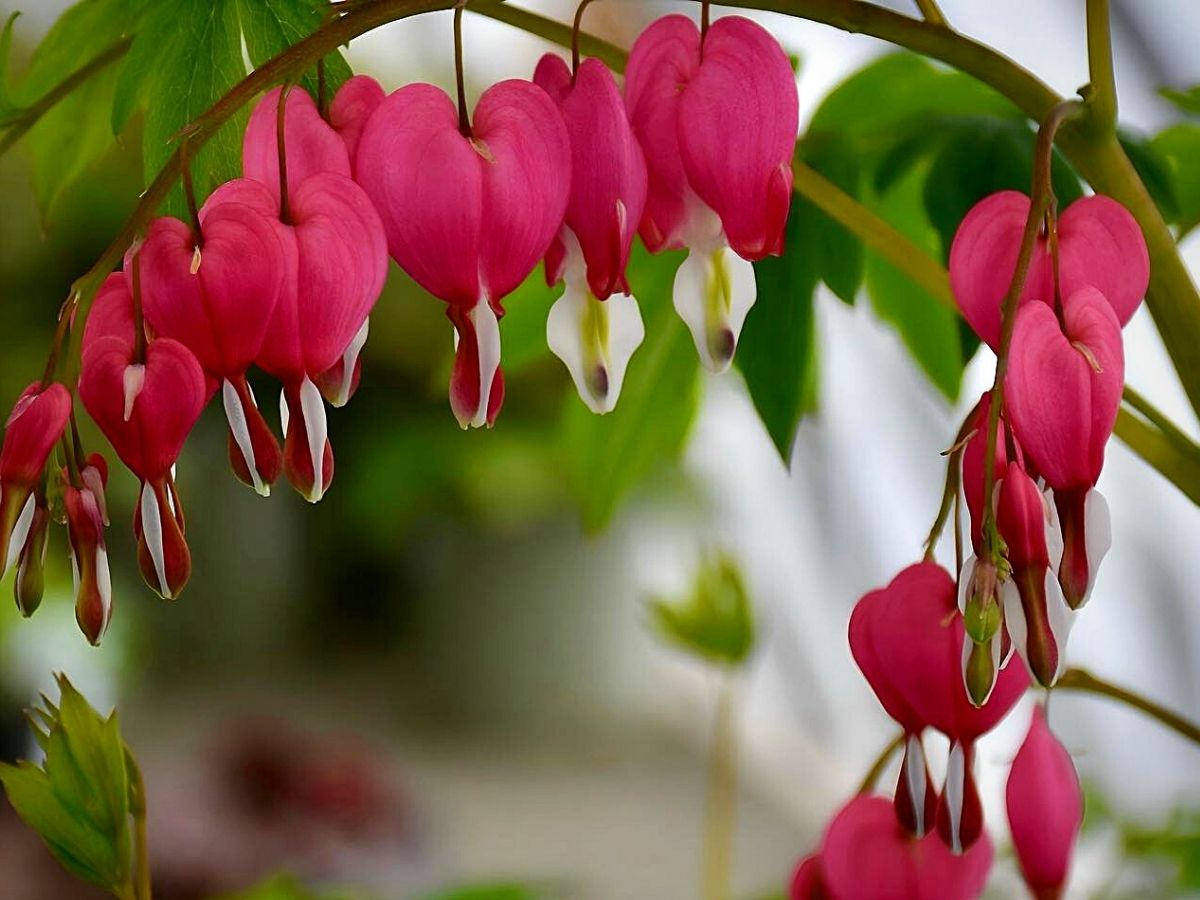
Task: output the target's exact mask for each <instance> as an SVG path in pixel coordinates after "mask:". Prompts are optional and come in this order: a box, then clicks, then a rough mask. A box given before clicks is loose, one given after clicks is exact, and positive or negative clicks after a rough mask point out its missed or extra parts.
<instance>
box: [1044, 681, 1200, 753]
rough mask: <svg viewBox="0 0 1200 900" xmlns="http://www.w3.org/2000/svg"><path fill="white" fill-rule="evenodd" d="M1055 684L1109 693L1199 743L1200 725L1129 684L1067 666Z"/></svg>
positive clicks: (1070, 688) (1063, 687)
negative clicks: (1110, 680) (1149, 698)
mask: <svg viewBox="0 0 1200 900" xmlns="http://www.w3.org/2000/svg"><path fill="white" fill-rule="evenodd" d="M1055 687H1056V688H1059V689H1063V690H1068V691H1083V692H1086V693H1089V694H1097V695H1099V696H1101V697H1108V698H1109V699H1110V700H1117V701H1119V702H1121V703H1124V704H1125V705H1126V706H1131V707H1133V708H1134V709H1136V710H1138V711H1140V712H1143V713H1145V714H1146V715H1148V716H1150V718H1152V719H1156V720H1157V721H1158V722H1159V723H1161V724H1162V725H1165V726H1166V727H1167V728H1170V729H1171V730H1172V731H1174V732H1176V733H1178V734H1180V735H1182V736H1183V737H1185V738H1187V739H1188V740H1189V741H1191V742H1192V743H1193V744H1200V725H1197V724H1196V723H1195V722H1192V721H1189V720H1188V719H1185V718H1184V717H1183V716H1181V715H1179V714H1178V713H1175V712H1172V711H1171V710H1169V709H1167V708H1166V707H1165V706H1162V705H1161V704H1158V703H1155V702H1154V701H1153V700H1147V699H1146V698H1145V697H1143V696H1141V695H1140V694H1137V693H1134V692H1133V691H1131V690H1129V689H1127V688H1123V687H1120V686H1118V685H1115V684H1112V683H1111V682H1108V681H1104V680H1103V679H1101V678H1097V677H1096V676H1095V675H1093V674H1091V673H1090V672H1087V671H1085V670H1084V669H1067V671H1065V672H1064V673H1063V675H1062V677H1061V678H1060V679H1058V683H1057V684H1056V685H1055Z"/></svg>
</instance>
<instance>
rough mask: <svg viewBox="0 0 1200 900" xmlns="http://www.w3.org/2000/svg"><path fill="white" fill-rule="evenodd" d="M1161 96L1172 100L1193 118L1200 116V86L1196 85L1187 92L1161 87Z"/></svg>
mask: <svg viewBox="0 0 1200 900" xmlns="http://www.w3.org/2000/svg"><path fill="white" fill-rule="evenodd" d="M1158 93H1159V96H1161V97H1164V98H1166V99H1167V100H1170V101H1171V102H1172V103H1174V104H1175V105H1176V106H1177V107H1178V108H1179V109H1181V110H1183V111H1184V112H1185V113H1189V114H1191V115H1193V116H1200V84H1194V85H1192V86H1191V87H1190V88H1187V89H1186V90H1182V91H1181V90H1177V89H1175V88H1170V87H1160V88H1159V89H1158Z"/></svg>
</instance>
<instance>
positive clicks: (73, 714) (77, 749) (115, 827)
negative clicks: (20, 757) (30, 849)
mask: <svg viewBox="0 0 1200 900" xmlns="http://www.w3.org/2000/svg"><path fill="white" fill-rule="evenodd" d="M58 685H59V690H60V691H61V697H60V698H59V702H58V705H57V706H56V705H55V704H53V703H51V702H50V701H49V700H47V699H45V698H43V704H44V708H43V709H37V710H34V711H33V712H32V713H31V715H30V724H31V726H32V727H33V730H34V738H35V739H36V740H37V742H38V745H39V746H40V747H41V749H42V751H43V753H44V754H45V760H44V761H43V762H42V764H41V766H35V765H33V764H32V763H29V762H21V763H20V764H18V765H16V766H10V765H0V783H3V785H4V790H5V792H6V793H7V795H8V800H9V802H10V803H11V804H12V806H13V809H15V810H16V812H17V815H19V816H20V817H21V819H22V820H23V821H24V822H25V824H26V825H28V826H29V827H30V828H32V829H33V830H34V831H36V832H37V833H38V834H39V835H40V836H41V838H42V840H43V841H45V843H46V846H47V847H49V848H50V852H51V853H53V854H54V856H55V857H56V858H57V859H58V861H59V862H60V863H62V865H63V866H64V867H65V868H66V869H67V870H68V871H70V872H71V873H72V874H74V875H76V876H78V877H79V878H82V879H84V880H85V881H88V882H90V883H92V884H95V885H98V886H99V887H102V888H105V889H107V890H110V891H113V892H118V891H121V890H123V889H125V888H126V887H127V886H128V884H129V882H130V877H131V873H130V870H131V847H132V839H131V835H130V818H129V817H130V804H131V784H133V783H135V782H137V781H138V780H139V778H138V777H137V776H136V774H135V773H134V770H131V769H130V768H129V765H130V763H131V762H132V757H130V756H128V751H127V748H126V746H125V743H124V741H123V740H122V739H121V731H120V728H119V726H118V724H117V716H116V713H115V712H114V713H111V714H110V715H109V716H108V717H107V718H103V717H101V716H100V714H99V713H97V712H96V711H95V710H94V709H92V707H91V706H90V705H89V704H88V702H87V700H85V699H84V698H83V696H82V695H81V694H80V693H79V692H78V691H76V690H75V688H74V687H72V685H71V683H70V682H69V681H68V680H67V678H66V677H65V676H62V675H60V676H58ZM132 799H138V798H132Z"/></svg>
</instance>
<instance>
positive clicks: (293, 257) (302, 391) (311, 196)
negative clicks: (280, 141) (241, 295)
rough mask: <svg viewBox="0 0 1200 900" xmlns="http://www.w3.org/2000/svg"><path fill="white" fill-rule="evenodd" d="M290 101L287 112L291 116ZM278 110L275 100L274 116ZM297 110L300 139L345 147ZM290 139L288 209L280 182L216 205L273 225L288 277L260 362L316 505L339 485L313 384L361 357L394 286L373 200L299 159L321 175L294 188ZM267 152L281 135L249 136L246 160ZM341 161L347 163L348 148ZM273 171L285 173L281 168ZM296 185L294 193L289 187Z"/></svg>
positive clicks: (225, 194) (237, 190) (225, 195)
mask: <svg viewBox="0 0 1200 900" xmlns="http://www.w3.org/2000/svg"><path fill="white" fill-rule="evenodd" d="M290 96H291V95H289V101H288V104H285V112H286V113H287V115H289V116H290V110H291V107H290V103H291V102H292V101H291V100H290ZM269 100H270V98H269V97H268V98H265V99H264V100H263V102H262V103H260V104H259V108H260V109H262V108H263V107H264V106H265V105H269ZM309 103H311V98H309ZM278 105H279V104H278V97H276V103H275V114H278ZM298 109H299V110H300V115H301V122H300V125H299V126H298V127H297V131H298V132H299V133H301V134H304V133H308V132H316V131H319V130H320V129H325V130H326V131H327V132H328V134H327V135H326V137H330V136H332V137H334V138H336V139H337V140H338V141H339V146H340V140H341V139H340V138H338V137H337V135H336V133H335V132H333V130H332V129H331V128H330V126H328V125H327V124H325V123H324V121H322V120H320V117H319V115H317V114H316V110H315V108H312V109H309V107H308V104H305V103H301V104H300V106H299V107H298ZM306 110H307V112H306ZM256 112H258V110H256ZM314 117H315V118H314ZM288 139H289V138H288V132H287V126H286V124H285V145H286V148H287V154H288V160H289V164H288V184H289V188H288V196H287V204H286V208H284V207H282V206H281V204H280V203H279V200H278V196H279V194H278V192H279V182H278V178H276V180H275V181H274V182H265V183H264V182H259V181H257V180H254V179H253V178H243V179H236V180H234V181H231V182H229V183H227V184H225V185H222V186H221V187H220V188H218V189H217V190H216V191H215V192H214V193H213V196H212V197H210V198H209V203H212V202H214V200H218V201H219V202H229V201H236V202H239V203H245V204H247V205H250V206H252V207H254V208H255V209H257V210H258V211H259V212H262V213H264V214H265V215H269V216H271V217H272V218H273V220H274V225H275V229H276V232H277V234H278V235H279V238H280V241H281V243H282V244H283V246H284V248H285V257H286V258H287V260H288V264H287V266H286V269H287V277H286V279H285V282H284V288H283V292H282V295H281V298H280V302H279V304H278V306H277V308H276V310H275V314H274V317H273V318H272V321H271V325H270V327H269V329H268V332H267V337H266V339H265V340H264V341H263V346H262V349H261V350H260V351H259V355H258V360H257V361H258V364H259V365H260V366H261V367H262V368H263V369H265V370H266V371H267V372H270V373H271V374H272V375H275V376H276V377H277V378H279V379H280V380H281V381H282V382H283V384H284V392H283V399H282V402H283V403H284V404H286V406H287V410H288V412H287V414H286V416H285V417H284V420H285V421H284V431H285V435H286V436H285V439H284V448H283V455H284V469H285V471H286V472H287V474H288V480H289V481H291V483H292V485H293V486H294V487H295V488H296V489H297V490H298V491H299V492H300V493H301V494H302V495H303V496H304V497H305V498H306V499H308V500H309V501H310V502H313V503H316V502H317V501H318V500H320V499H321V497H322V496H324V493H325V491H326V490H327V489H328V487H329V484H330V482H331V481H332V479H333V447H332V445H331V444H330V442H329V437H328V434H329V431H328V423H327V421H326V417H325V406H324V403H323V402H322V401H321V393H320V390H319V389H318V387H317V385H316V381H317V380H325V374H326V373H327V372H329V370H330V369H332V368H333V367H334V366H336V365H338V364H339V363H342V364H345V362H346V354H347V350H348V348H350V347H351V345H352V344H355V343H357V346H358V347H359V348H361V346H362V341H365V340H366V321H367V317H368V315H370V312H371V308H372V307H373V306H374V305H375V301H376V300H377V299H378V297H379V294H380V292H381V291H382V290H383V283H384V280H385V279H386V277H387V248H386V243H385V238H384V232H383V226H382V223H381V222H380V220H379V215H378V214H377V213H376V212H375V209H374V207H373V206H372V205H371V201H370V199H369V198H368V197H367V195H366V194H365V193H364V192H363V190H362V189H361V188H360V187H359V186H358V185H357V184H355V183H354V182H353V181H351V180H350V179H349V178H347V177H346V176H345V175H341V174H335V173H333V172H330V171H323V170H320V169H319V163H315V162H313V159H314V158H315V157H313V158H309V159H307V160H302V165H300V166H299V169H300V171H306V170H307V171H313V169H314V168H315V169H316V171H315V173H314V174H309V176H308V177H307V178H305V179H304V180H303V181H298V182H295V181H293V180H292V174H291V173H292V167H291V164H290V160H291V158H292V151H291V145H290V144H286V141H287V140H288ZM263 143H265V144H269V150H270V151H271V152H274V153H275V154H276V157H277V156H278V145H277V143H276V141H275V132H274V131H269V132H264V131H261V130H260V131H256V132H254V133H251V132H249V131H248V132H247V134H246V140H245V145H244V150H243V152H244V154H245V157H246V158H248V159H249V158H255V159H262V158H265V156H268V155H270V154H269V153H264V151H263V149H262V147H261V146H259V145H260V144H263ZM252 145H253V146H252ZM301 146H302V147H303V146H304V143H303V142H301ZM322 146H324V140H323V139H322ZM341 152H342V153H343V154H344V152H345V148H344V146H341ZM330 153H332V151H330ZM347 165H348V163H347ZM251 171H255V172H257V174H259V175H262V176H263V177H267V176H269V174H270V171H271V170H269V169H267V170H262V171H260V170H255V169H251V168H247V174H250V173H251ZM264 171H265V174H264ZM273 171H274V172H275V173H276V175H277V174H278V165H277V164H276V167H275V169H274V170H273ZM293 184H295V185H297V186H296V187H294V188H293V187H290V185H293ZM353 356H354V357H355V365H351V366H349V367H348V371H349V372H350V373H351V384H352V383H353V380H352V379H353V373H354V370H355V368H357V364H356V362H357V351H355V352H354V353H353ZM348 393H349V392H348V391H347V392H346V396H348Z"/></svg>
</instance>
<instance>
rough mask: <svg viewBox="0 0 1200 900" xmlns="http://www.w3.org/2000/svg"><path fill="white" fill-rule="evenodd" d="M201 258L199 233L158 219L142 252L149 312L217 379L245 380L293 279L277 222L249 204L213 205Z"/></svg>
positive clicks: (206, 215) (206, 214)
mask: <svg viewBox="0 0 1200 900" xmlns="http://www.w3.org/2000/svg"><path fill="white" fill-rule="evenodd" d="M201 221H202V228H203V230H204V243H203V245H202V246H201V247H200V249H199V253H198V254H197V248H196V239H195V236H194V235H193V234H192V232H191V229H190V228H188V226H187V225H185V224H184V223H183V222H180V221H179V220H178V219H172V218H160V219H155V220H154V222H152V223H151V225H150V230H149V233H148V234H147V236H146V241H145V243H144V244H143V245H142V249H141V251H140V253H139V260H140V269H141V287H142V306H143V309H144V311H145V316H146V320H147V321H148V322H149V323H150V325H151V327H152V328H153V329H154V332H155V333H156V334H157V335H160V336H162V337H169V338H172V339H174V340H177V341H179V342H180V343H182V344H184V345H185V346H186V347H188V349H190V350H191V351H192V352H193V353H194V354H195V355H196V358H197V359H198V360H199V361H200V365H201V366H202V367H203V368H204V370H205V371H206V372H208V373H209V374H210V375H213V376H214V377H217V378H228V377H233V376H236V375H239V374H241V373H242V372H244V371H245V370H246V368H247V367H248V366H249V365H250V364H251V363H252V362H253V360H254V357H255V355H256V354H257V353H258V350H259V347H260V346H261V345H262V341H263V336H264V335H265V333H266V329H267V324H268V322H269V321H270V319H271V314H272V313H273V311H274V309H275V304H276V302H277V300H278V296H279V292H280V289H281V286H282V284H283V280H284V277H285V262H284V252H283V248H282V246H281V244H280V240H279V238H278V236H277V234H276V231H275V228H274V226H273V225H272V223H271V220H269V219H267V218H266V217H265V216H263V215H262V214H261V213H260V212H259V211H257V210H256V209H253V208H251V207H249V206H247V205H245V204H242V203H235V202H226V203H217V204H213V203H211V202H210V203H209V204H207V205H206V206H205V208H204V211H203V212H202V214H201Z"/></svg>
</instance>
